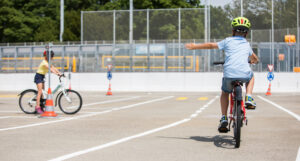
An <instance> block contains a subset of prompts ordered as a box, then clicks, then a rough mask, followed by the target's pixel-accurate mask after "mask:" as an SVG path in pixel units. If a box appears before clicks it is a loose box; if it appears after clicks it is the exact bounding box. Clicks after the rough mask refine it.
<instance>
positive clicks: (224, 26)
mask: <svg viewBox="0 0 300 161" xmlns="http://www.w3.org/2000/svg"><path fill="white" fill-rule="evenodd" d="M133 2H134V8H135V9H163V8H164V9H165V8H203V6H201V5H200V4H201V3H200V0H134V1H133ZM274 6H275V7H274V20H275V22H274V25H275V28H291V27H296V23H295V21H296V7H297V6H296V1H295V0H275V1H274ZM243 8H244V16H246V17H248V18H249V19H250V21H251V23H252V26H253V29H270V28H271V23H272V22H271V0H247V1H244V6H243ZM64 9H65V13H64V20H65V24H64V35H63V39H64V41H79V40H80V30H81V14H80V12H81V11H103V10H128V9H129V0H65V6H64ZM198 12H199V11H198ZM200 12H202V13H197V11H191V12H186V13H185V14H182V21H181V30H182V31H181V35H182V36H181V37H182V39H190V38H196V39H203V38H204V13H203V11H200ZM210 13H211V24H210V26H211V38H212V39H214V38H216V39H218V38H220V37H223V36H224V37H225V36H228V35H230V32H231V31H230V30H231V28H230V21H231V19H232V18H233V17H237V16H239V15H240V0H233V2H232V3H231V4H230V5H227V6H225V7H224V8H221V7H211V12H210ZM161 14H162V13H161V12H160V11H159V10H158V11H151V18H150V33H152V37H151V39H176V38H178V27H179V26H178V24H177V20H178V16H177V15H178V14H177V12H174V11H172V10H170V11H166V12H164V15H163V16H162V15H161ZM136 20H138V21H136ZM84 21H91V22H92V23H91V25H92V26H91V28H89V29H88V30H91V33H90V35H85V36H91V37H92V38H93V39H94V40H98V39H102V40H105V39H108V40H111V37H112V32H110V33H108V32H107V33H106V34H104V32H105V31H109V30H112V16H107V17H103V16H95V15H94V17H93V16H87V17H84ZM128 21H129V14H119V15H118V18H117V23H119V25H120V26H122V25H123V27H122V28H120V27H119V30H118V31H117V32H118V33H117V36H116V39H117V40H122V39H128V37H129V36H128V29H129V25H128V23H129V22H128ZM99 26H101V28H103V29H104V32H99V33H95V32H92V31H95V30H97V29H98V28H99ZM145 26H146V15H145V14H144V13H135V15H134V39H136V40H141V39H145V38H146V36H147V29H146V27H145ZM97 27H98V28H97ZM84 30H85V29H84ZM59 32H60V0H1V1H0V42H33V41H35V42H36V41H58V40H59Z"/></svg>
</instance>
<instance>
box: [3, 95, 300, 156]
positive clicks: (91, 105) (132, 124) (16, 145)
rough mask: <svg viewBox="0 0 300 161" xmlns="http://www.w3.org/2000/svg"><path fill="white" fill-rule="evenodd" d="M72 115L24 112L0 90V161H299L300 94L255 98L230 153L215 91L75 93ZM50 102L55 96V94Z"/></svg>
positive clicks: (230, 135) (13, 97)
mask: <svg viewBox="0 0 300 161" xmlns="http://www.w3.org/2000/svg"><path fill="white" fill-rule="evenodd" d="M80 94H81V95H82V97H83V107H82V109H81V111H80V112H79V113H77V114H75V115H66V114H63V113H62V112H61V111H60V110H59V108H58V107H55V112H56V113H57V114H58V117H54V118H40V117H39V115H28V114H25V113H23V112H22V111H21V110H20V108H19V106H18V96H17V93H15V92H0V138H1V139H0V140H1V144H0V156H1V160H2V161H11V160H22V161H35V160H37V161H41V160H75V161H77V160H78V161H79V160H80V161H82V160H105V161H106V160H107V161H122V160H124V161H125V160H126V161H129V160H130V161H141V160H143V161H148V160H149V161H153V160H156V161H177V160H178V161H182V160H184V161H195V160H205V161H210V160H211V161H215V160H222V161H224V160H225V161H226V160H231V161H240V160H244V161H253V160H259V161H283V160H289V161H299V160H300V154H299V153H300V152H299V151H300V148H299V147H300V99H299V98H300V93H272V95H271V96H265V95H264V93H256V94H254V98H255V101H256V103H257V105H258V107H257V109H256V110H254V111H249V110H248V111H247V117H248V125H247V126H243V128H242V138H241V139H242V142H241V147H240V148H239V149H236V148H234V140H233V132H232V131H230V132H229V133H225V134H224V133H222V134H220V133H218V131H217V126H218V124H219V119H220V117H221V114H220V103H219V93H198V92H189V93H188V92H152V93H151V92H113V95H112V96H106V95H105V92H80ZM54 98H55V96H54Z"/></svg>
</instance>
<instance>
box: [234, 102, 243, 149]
mask: <svg viewBox="0 0 300 161" xmlns="http://www.w3.org/2000/svg"><path fill="white" fill-rule="evenodd" d="M234 108H235V109H234V114H233V117H234V124H235V125H234V139H235V147H236V148H239V147H240V142H241V126H242V119H241V117H242V116H241V101H235V106H234Z"/></svg>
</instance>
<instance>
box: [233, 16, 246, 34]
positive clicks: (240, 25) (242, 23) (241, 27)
mask: <svg viewBox="0 0 300 161" xmlns="http://www.w3.org/2000/svg"><path fill="white" fill-rule="evenodd" d="M231 26H232V28H233V29H234V30H235V31H237V32H248V30H249V29H250V27H251V23H250V21H249V20H248V19H247V18H246V17H237V18H235V19H233V20H232V22H231Z"/></svg>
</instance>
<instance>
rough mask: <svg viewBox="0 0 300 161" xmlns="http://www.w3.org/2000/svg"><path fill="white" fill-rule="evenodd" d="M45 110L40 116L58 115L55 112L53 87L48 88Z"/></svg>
mask: <svg viewBox="0 0 300 161" xmlns="http://www.w3.org/2000/svg"><path fill="white" fill-rule="evenodd" d="M45 107H46V108H45V112H44V113H42V114H41V116H40V117H56V116H57V114H56V113H55V112H54V106H53V99H52V93H51V89H50V88H49V89H48V95H47V100H46V104H45Z"/></svg>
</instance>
